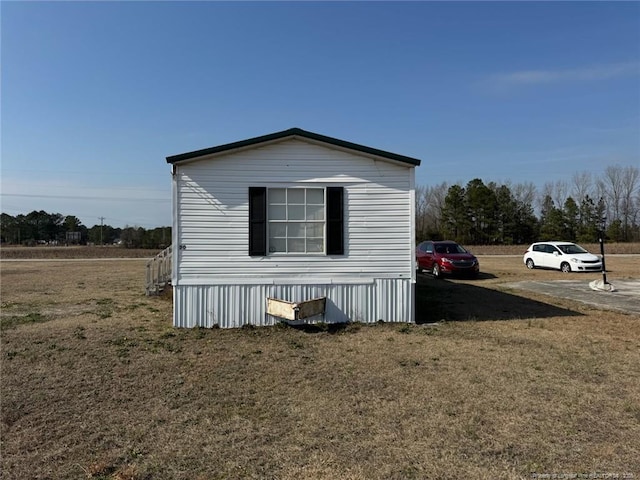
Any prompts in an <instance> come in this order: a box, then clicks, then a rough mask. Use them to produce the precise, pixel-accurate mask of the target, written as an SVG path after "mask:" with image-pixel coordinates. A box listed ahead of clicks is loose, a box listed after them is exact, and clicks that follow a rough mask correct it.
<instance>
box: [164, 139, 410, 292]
mask: <svg viewBox="0 0 640 480" xmlns="http://www.w3.org/2000/svg"><path fill="white" fill-rule="evenodd" d="M176 170H177V171H176V175H175V178H174V182H175V183H176V187H175V195H176V199H175V202H176V203H177V210H178V215H176V217H177V225H174V227H175V243H176V244H178V245H179V246H182V249H177V250H174V251H177V252H178V255H179V257H180V258H179V261H176V266H177V268H176V269H175V270H174V282H175V283H174V285H180V284H185V285H186V284H189V285H196V284H201V285H206V284H211V283H220V282H228V283H246V282H254V283H257V284H259V283H269V282H271V281H272V280H274V279H275V280H278V279H288V280H290V281H293V282H295V281H296V280H297V279H301V278H304V277H308V276H309V275H312V276H313V278H314V279H315V281H320V282H325V283H336V282H340V281H341V279H342V280H349V279H351V280H353V279H358V278H360V279H364V280H367V281H368V280H371V279H374V278H402V279H407V278H409V279H411V278H412V276H413V272H412V261H413V260H412V258H413V237H412V225H413V220H412V211H413V210H412V209H413V207H412V203H411V202H412V199H413V191H412V188H413V175H414V169H413V168H411V167H407V165H403V164H398V163H394V162H390V161H386V160H383V159H373V158H368V157H366V156H361V155H355V154H353V153H349V152H344V151H340V150H337V149H333V148H327V147H324V146H319V145H315V144H312V143H308V142H304V141H300V140H288V141H283V142H279V143H275V144H271V145H267V146H263V147H261V148H254V149H249V150H246V151H242V152H238V153H234V154H228V155H224V156H218V157H215V158H211V159H207V158H203V159H201V160H198V161H194V162H190V163H185V164H182V165H179V166H178V167H177V169H176ZM332 185H335V186H343V187H344V215H345V219H344V220H345V223H344V229H345V233H344V235H345V251H344V255H342V256H324V255H317V254H316V255H304V254H303V255H267V256H266V257H250V256H249V255H248V204H247V201H248V188H249V187H250V186H265V187H267V189H272V188H293V187H308V188H325V187H327V186H332Z"/></svg>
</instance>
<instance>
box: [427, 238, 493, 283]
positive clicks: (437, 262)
mask: <svg viewBox="0 0 640 480" xmlns="http://www.w3.org/2000/svg"><path fill="white" fill-rule="evenodd" d="M416 263H417V266H418V272H422V271H427V272H430V273H431V274H432V275H433V276H434V278H441V277H442V276H443V275H468V276H471V277H477V276H478V273H480V263H479V262H478V259H477V258H476V257H475V256H473V255H471V254H470V253H469V252H467V251H466V250H465V249H464V248H463V247H462V246H460V245H458V244H457V243H456V242H451V241H448V240H447V241H442V242H432V241H428V242H422V243H420V244H419V245H418V246H417V247H416Z"/></svg>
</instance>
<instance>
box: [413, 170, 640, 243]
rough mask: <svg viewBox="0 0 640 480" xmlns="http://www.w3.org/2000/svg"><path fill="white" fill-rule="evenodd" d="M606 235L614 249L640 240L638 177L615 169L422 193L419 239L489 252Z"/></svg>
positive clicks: (423, 190)
mask: <svg viewBox="0 0 640 480" xmlns="http://www.w3.org/2000/svg"><path fill="white" fill-rule="evenodd" d="M600 231H604V233H605V237H606V238H607V239H608V240H610V241H615V242H634V241H635V242H637V241H640V170H639V169H638V168H637V167H632V166H629V167H621V166H609V167H607V168H606V169H605V171H604V174H603V175H602V176H601V177H599V178H597V179H594V178H593V177H592V175H591V174H590V173H589V172H582V173H577V174H575V175H574V176H573V177H572V179H571V182H566V181H556V182H547V183H546V184H544V186H543V187H542V188H541V189H540V190H538V188H536V186H535V185H533V184H532V183H520V184H515V185H514V184H510V183H506V184H498V183H495V182H489V183H487V184H485V183H484V182H483V181H482V180H481V179H478V178H476V179H473V180H471V181H469V182H468V183H467V184H466V185H465V186H463V185H460V184H454V185H449V184H447V183H446V182H445V183H441V184H439V185H435V186H430V187H425V186H420V187H418V188H417V189H416V236H417V240H418V241H420V240H424V239H427V238H429V239H434V240H437V239H444V238H447V239H451V240H456V241H458V242H460V243H466V244H474V245H486V244H506V245H517V244H526V243H530V242H533V241H538V240H541V241H544V240H554V239H556V240H566V241H576V242H594V241H597V240H598V236H599V233H600Z"/></svg>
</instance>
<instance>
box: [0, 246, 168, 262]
mask: <svg viewBox="0 0 640 480" xmlns="http://www.w3.org/2000/svg"><path fill="white" fill-rule="evenodd" d="M159 251H160V250H151V249H144V248H123V247H118V246H113V245H108V246H68V247H53V246H38V247H21V246H12V245H3V246H2V248H0V258H3V259H25V260H27V259H47V258H50V259H67V258H151V257H153V256H154V255H156V254H157V253H158V252H159Z"/></svg>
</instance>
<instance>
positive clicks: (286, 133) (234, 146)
mask: <svg viewBox="0 0 640 480" xmlns="http://www.w3.org/2000/svg"><path fill="white" fill-rule="evenodd" d="M287 137H302V138H307V139H309V140H314V141H317V142H322V143H326V144H330V145H335V146H337V147H341V148H346V149H348V150H354V151H357V152H361V153H366V154H369V155H375V156H378V157H382V158H388V159H390V160H395V161H398V162H402V163H405V164H408V165H411V166H414V167H417V166H419V165H420V160H418V159H417V158H412V157H407V156H404V155H398V154H397V153H392V152H387V151H385V150H379V149H377V148H371V147H366V146H364V145H359V144H357V143H352V142H347V141H345V140H340V139H338V138H333V137H327V136H326V135H320V134H318V133H313V132H309V131H307V130H303V129H301V128H290V129H288V130H283V131H281V132H275V133H270V134H268V135H261V136H259V137H254V138H249V139H247V140H240V141H238V142H232V143H226V144H224V145H218V146H216V147H210V148H204V149H202V150H195V151H193V152H187V153H180V154H178V155H171V156H169V157H166V159H167V163H170V164H173V165H175V164H177V163H181V162H184V161H187V160H193V159H195V158H199V157H203V156H205V155H212V154H216V153H222V152H228V151H233V150H238V149H241V148H247V147H251V146H254V145H258V144H261V143H268V142H273V141H276V140H281V139H284V138H287Z"/></svg>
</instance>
